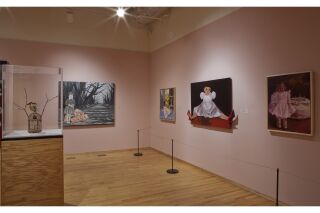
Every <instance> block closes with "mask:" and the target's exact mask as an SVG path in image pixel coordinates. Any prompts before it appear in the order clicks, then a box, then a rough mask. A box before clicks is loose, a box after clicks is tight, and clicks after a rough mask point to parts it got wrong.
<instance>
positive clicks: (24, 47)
mask: <svg viewBox="0 0 320 213" xmlns="http://www.w3.org/2000/svg"><path fill="white" fill-rule="evenodd" d="M0 47H1V48H0V58H1V59H6V60H8V61H9V62H10V63H11V64H17V65H30V66H49V67H50V66H51V67H61V68H63V72H64V73H63V79H64V80H66V81H93V82H94V81H98V82H114V83H115V86H116V88H115V91H116V92H115V96H116V97H115V102H116V103H115V125H114V126H92V127H78V128H76V127H74V128H68V129H67V128H66V129H64V149H65V153H77V152H91V151H102V150H111V149H128V148H134V147H136V143H137V139H136V138H137V136H136V130H137V129H138V128H145V127H146V126H148V125H149V113H148V112H149V110H148V109H149V100H148V97H149V89H148V88H149V74H148V73H149V70H148V69H149V55H148V54H146V53H141V52H134V51H123V50H112V49H102V48H90V47H81V46H72V45H61V44H50V43H40V42H29V41H18V40H6V39H0ZM141 145H142V146H149V140H148V133H147V132H146V131H144V132H142V135H141Z"/></svg>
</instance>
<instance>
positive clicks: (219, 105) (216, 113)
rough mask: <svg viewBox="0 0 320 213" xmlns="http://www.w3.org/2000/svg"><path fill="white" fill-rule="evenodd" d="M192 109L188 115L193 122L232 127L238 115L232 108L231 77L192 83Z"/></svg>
mask: <svg viewBox="0 0 320 213" xmlns="http://www.w3.org/2000/svg"><path fill="white" fill-rule="evenodd" d="M191 109H192V113H191V111H190V110H189V111H188V112H187V115H188V117H189V120H190V121H191V123H192V124H195V125H207V126H212V127H218V128H227V129H229V128H232V122H233V121H234V118H235V117H236V116H235V114H234V111H233V109H232V81H231V79H230V78H226V79H219V80H213V81H206V82H198V83H192V84H191Z"/></svg>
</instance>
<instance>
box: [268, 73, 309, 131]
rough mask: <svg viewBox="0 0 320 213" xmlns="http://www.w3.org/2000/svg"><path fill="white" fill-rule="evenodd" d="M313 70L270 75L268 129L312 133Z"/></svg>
mask: <svg viewBox="0 0 320 213" xmlns="http://www.w3.org/2000/svg"><path fill="white" fill-rule="evenodd" d="M311 83H312V81H311V73H310V72H306V73H296V74H286V75H280V76H279V75H278V76H271V77H268V129H269V130H270V131H282V132H289V133H297V134H307V135H311V134H312V90H311V89H312V85H311Z"/></svg>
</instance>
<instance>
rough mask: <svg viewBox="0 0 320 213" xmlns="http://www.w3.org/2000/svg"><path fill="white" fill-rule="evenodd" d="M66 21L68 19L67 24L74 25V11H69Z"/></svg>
mask: <svg viewBox="0 0 320 213" xmlns="http://www.w3.org/2000/svg"><path fill="white" fill-rule="evenodd" d="M66 19H67V22H68V23H69V24H72V23H73V22H74V17H73V11H72V10H67V12H66Z"/></svg>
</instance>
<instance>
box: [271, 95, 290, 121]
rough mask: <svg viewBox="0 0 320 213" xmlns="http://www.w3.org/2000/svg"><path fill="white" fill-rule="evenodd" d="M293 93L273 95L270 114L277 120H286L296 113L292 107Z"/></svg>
mask: <svg viewBox="0 0 320 213" xmlns="http://www.w3.org/2000/svg"><path fill="white" fill-rule="evenodd" d="M290 101H291V91H290V90H289V91H283V92H279V91H277V92H274V93H273V94H272V95H271V101H270V104H269V112H270V113H271V114H272V115H274V116H276V117H277V118H281V119H286V118H289V117H291V115H292V114H293V113H294V112H295V111H296V109H295V108H294V107H293V106H292V105H291V103H290Z"/></svg>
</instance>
